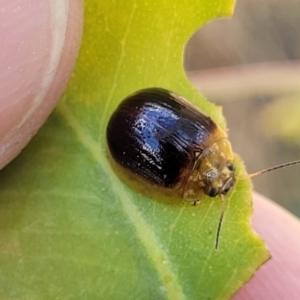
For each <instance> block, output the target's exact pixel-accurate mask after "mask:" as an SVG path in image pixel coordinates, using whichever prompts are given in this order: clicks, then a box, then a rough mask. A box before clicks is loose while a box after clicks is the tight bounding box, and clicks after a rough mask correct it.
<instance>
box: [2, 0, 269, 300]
mask: <svg viewBox="0 0 300 300" xmlns="http://www.w3.org/2000/svg"><path fill="white" fill-rule="evenodd" d="M233 5H234V3H233V1H232V0H227V1H226V0H223V1H222V0H216V1H203V0H185V1H174V0H155V1H147V0H126V1H112V0H110V1H109V0H106V1H99V0H87V1H86V13H85V31H84V37H83V43H82V48H81V52H80V56H79V59H78V63H77V66H76V69H75V73H74V76H73V78H72V80H71V82H70V85H69V87H68V89H67V91H66V93H65V95H64V97H63V99H62V101H61V103H60V104H59V106H58V108H57V109H56V111H55V112H54V113H53V114H52V116H51V117H50V118H49V120H48V121H47V123H46V124H45V126H44V127H43V128H42V129H41V130H40V132H39V133H38V134H37V136H36V137H35V138H34V139H33V140H32V142H31V143H30V145H29V146H28V147H27V148H26V149H25V150H24V151H23V153H22V154H21V155H20V156H19V157H18V158H17V159H16V160H15V161H14V162H13V163H12V164H10V165H9V166H8V167H7V168H5V169H4V170H3V171H2V172H1V174H0V180H1V181H0V182H1V190H0V199H1V200H0V230H1V234H0V265H1V268H0V298H1V299H172V300H173V299H226V298H229V297H230V296H231V295H232V294H233V293H234V292H235V291H236V290H237V289H238V288H239V287H241V286H242V285H243V283H245V282H246V281H247V280H249V278H251V276H252V275H253V273H254V272H255V270H256V269H257V268H258V267H259V266H260V265H261V264H262V263H263V262H264V261H266V260H267V259H268V257H269V255H268V252H267V251H266V248H265V245H264V243H263V241H262V240H261V238H260V237H258V236H257V235H255V234H254V233H253V232H252V230H251V227H250V217H251V214H252V206H251V184H250V181H249V180H248V179H247V178H245V179H240V180H238V182H237V185H236V188H235V189H234V191H233V192H232V193H231V194H230V196H229V197H228V198H227V202H226V213H225V218H224V223H223V227H222V230H221V236H220V245H219V249H218V250H217V251H216V250H215V249H214V243H215V238H216V229H217V225H218V222H219V216H220V211H221V207H222V203H221V200H220V199H218V198H216V199H213V200H212V199H209V198H205V199H203V200H202V202H201V204H200V205H198V206H197V207H194V206H191V205H190V204H189V203H186V202H184V201H181V202H180V203H177V202H174V203H173V204H172V203H171V204H168V203H164V202H160V201H156V199H151V198H149V197H146V196H143V195H141V194H139V193H136V192H134V191H132V190H131V189H130V188H129V187H127V186H126V185H124V184H123V183H122V182H121V181H120V180H119V178H118V177H117V176H116V174H115V173H114V172H113V170H112V168H111V166H110V164H109V162H108V159H107V153H106V143H105V132H106V125H107V122H108V119H109V116H110V115H111V113H112V112H113V110H114V109H115V108H116V106H117V105H118V103H119V102H120V101H121V100H122V99H123V98H124V97H125V96H127V95H128V94H130V93H131V92H133V91H136V90H138V89H141V88H144V87H149V86H159V87H164V88H167V89H170V90H173V91H175V92H177V93H179V94H181V95H183V96H185V97H187V98H188V99H190V100H191V101H192V102H193V103H195V104H196V105H198V106H199V107H200V108H201V109H202V110H203V111H205V112H206V113H208V114H210V115H211V116H212V118H213V119H214V120H215V121H216V122H217V123H219V124H220V125H221V126H222V127H223V128H224V127H225V122H224V119H223V117H222V116H221V114H220V109H219V108H217V107H215V106H214V105H212V104H210V103H209V102H207V101H206V100H205V99H204V98H203V97H202V96H201V95H199V94H198V92H197V91H196V90H195V89H194V88H193V87H192V86H191V84H190V83H189V82H188V80H187V79H186V77H185V74H184V70H183V59H182V57H183V51H184V45H185V44H186V42H187V40H188V38H189V37H190V36H191V34H192V33H193V32H194V31H195V30H196V29H197V28H199V27H200V26H201V25H203V24H204V23H205V22H207V21H209V20H212V19H214V18H216V17H220V16H230V15H231V14H232V10H233ZM199 51H201V49H199ZM236 164H237V168H238V174H239V175H240V176H243V175H244V174H245V173H244V170H243V166H242V164H241V162H240V160H239V159H238V158H236Z"/></svg>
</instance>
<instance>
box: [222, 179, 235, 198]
mask: <svg viewBox="0 0 300 300" xmlns="http://www.w3.org/2000/svg"><path fill="white" fill-rule="evenodd" d="M234 184H235V180H234V179H233V178H229V179H228V180H227V181H226V182H225V183H224V185H223V187H222V190H221V194H223V195H225V194H227V193H228V192H229V191H230V190H231V189H232V187H233V186H234Z"/></svg>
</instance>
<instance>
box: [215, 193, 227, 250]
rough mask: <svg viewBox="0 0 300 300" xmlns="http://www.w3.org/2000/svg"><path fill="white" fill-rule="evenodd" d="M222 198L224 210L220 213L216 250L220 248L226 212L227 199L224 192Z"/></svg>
mask: <svg viewBox="0 0 300 300" xmlns="http://www.w3.org/2000/svg"><path fill="white" fill-rule="evenodd" d="M221 199H222V211H221V214H220V219H219V224H218V228H217V235H216V243H215V249H216V250H218V247H219V239H220V232H221V227H222V223H223V218H224V213H225V200H226V199H225V197H224V195H223V194H221Z"/></svg>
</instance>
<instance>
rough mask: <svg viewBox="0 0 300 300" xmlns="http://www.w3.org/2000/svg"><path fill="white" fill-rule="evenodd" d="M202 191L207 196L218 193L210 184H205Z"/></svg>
mask: <svg viewBox="0 0 300 300" xmlns="http://www.w3.org/2000/svg"><path fill="white" fill-rule="evenodd" d="M204 193H205V194H206V195H208V196H209V197H216V196H217V195H218V191H217V189H216V188H214V187H210V186H207V187H206V188H205V189H204Z"/></svg>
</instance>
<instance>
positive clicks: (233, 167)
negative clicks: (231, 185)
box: [227, 163, 235, 172]
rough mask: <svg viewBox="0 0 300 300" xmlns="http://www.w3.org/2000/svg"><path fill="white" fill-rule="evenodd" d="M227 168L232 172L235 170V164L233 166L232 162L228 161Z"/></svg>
mask: <svg viewBox="0 0 300 300" xmlns="http://www.w3.org/2000/svg"><path fill="white" fill-rule="evenodd" d="M227 168H228V170H229V171H232V172H234V171H235V166H234V164H232V163H229V164H228V165H227Z"/></svg>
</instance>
